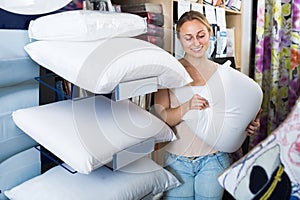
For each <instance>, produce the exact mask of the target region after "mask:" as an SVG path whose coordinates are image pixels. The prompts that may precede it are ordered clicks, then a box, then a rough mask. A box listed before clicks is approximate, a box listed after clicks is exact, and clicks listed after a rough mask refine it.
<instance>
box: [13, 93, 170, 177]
mask: <svg viewBox="0 0 300 200" xmlns="http://www.w3.org/2000/svg"><path fill="white" fill-rule="evenodd" d="M13 120H14V122H15V123H16V125H17V126H18V127H19V128H20V129H21V130H23V131H24V132H25V133H27V134H28V135H29V136H30V137H32V138H33V139H34V140H35V141H37V142H38V143H39V144H41V145H42V146H44V147H45V148H46V149H48V150H49V151H51V152H52V153H53V154H55V155H56V156H57V157H59V158H60V159H61V160H63V161H64V162H65V163H66V164H68V165H69V166H71V167H72V168H73V169H75V170H76V171H78V172H81V173H85V174H88V173H90V172H91V171H93V170H94V169H96V168H98V167H100V166H102V165H104V164H106V163H108V162H110V161H112V157H113V155H114V154H115V153H117V152H119V151H121V150H123V149H126V148H128V147H131V146H132V145H135V144H139V143H141V142H143V141H146V140H147V139H149V138H154V139H155V140H156V142H165V141H172V140H174V139H175V138H176V137H175V134H174V132H173V131H172V129H171V128H170V127H168V126H167V125H166V124H165V123H164V122H163V121H162V120H160V119H159V118H157V117H155V116H154V115H152V114H151V113H150V112H148V111H146V110H144V109H142V108H140V107H139V106H137V105H135V104H134V103H132V102H131V101H129V100H123V101H120V102H114V101H111V100H110V99H108V98H106V97H104V96H102V95H98V96H94V97H89V98H85V99H79V100H65V101H60V102H55V103H51V104H47V105H43V106H36V107H31V108H25V109H20V110H17V111H15V112H14V113H13Z"/></svg>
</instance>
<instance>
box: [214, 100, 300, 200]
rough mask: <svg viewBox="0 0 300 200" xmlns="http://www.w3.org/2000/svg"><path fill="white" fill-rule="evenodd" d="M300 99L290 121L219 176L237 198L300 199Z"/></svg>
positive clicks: (221, 181) (287, 120)
mask: <svg viewBox="0 0 300 200" xmlns="http://www.w3.org/2000/svg"><path fill="white" fill-rule="evenodd" d="M299 145H300V99H298V101H297V102H296V105H295V107H294V108H293V110H292V112H291V113H290V114H289V116H288V117H287V119H286V120H285V121H284V122H283V123H282V124H281V125H280V126H279V127H278V128H277V129H275V130H274V131H273V133H272V134H271V135H270V136H268V137H267V138H266V139H265V140H263V141H262V142H260V143H259V144H258V145H257V146H256V147H254V148H253V149H252V150H251V151H250V152H249V153H248V154H246V155H245V156H244V157H242V158H241V159H240V160H238V161H237V162H235V163H234V164H233V165H231V166H230V167H229V168H228V169H227V170H226V171H225V172H224V173H223V174H221V175H220V176H219V179H218V180H219V183H220V184H221V185H222V186H223V187H224V188H225V189H226V190H227V191H228V192H229V193H230V194H231V195H232V196H233V197H235V198H236V199H259V198H261V197H267V198H268V199H300V148H299Z"/></svg>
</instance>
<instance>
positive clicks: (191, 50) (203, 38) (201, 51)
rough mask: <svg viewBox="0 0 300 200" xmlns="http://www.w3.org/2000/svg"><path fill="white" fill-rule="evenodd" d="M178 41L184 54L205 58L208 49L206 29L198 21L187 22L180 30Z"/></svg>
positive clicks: (208, 34)
mask: <svg viewBox="0 0 300 200" xmlns="http://www.w3.org/2000/svg"><path fill="white" fill-rule="evenodd" d="M179 34H180V37H179V40H180V42H181V45H182V47H183V49H184V50H185V52H186V54H188V55H189V56H193V57H196V58H201V57H203V56H205V52H206V51H207V49H208V47H209V37H210V33H209V32H208V29H207V27H206V26H205V25H204V24H203V23H201V22H200V21H198V20H192V21H187V22H185V23H184V24H182V26H181V28H180V33H179Z"/></svg>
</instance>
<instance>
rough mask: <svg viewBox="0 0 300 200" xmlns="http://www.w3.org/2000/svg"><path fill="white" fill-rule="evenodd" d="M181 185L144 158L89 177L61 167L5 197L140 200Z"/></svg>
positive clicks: (15, 198) (24, 198)
mask: <svg viewBox="0 0 300 200" xmlns="http://www.w3.org/2000/svg"><path fill="white" fill-rule="evenodd" d="M179 185H180V182H179V181H178V180H177V179H176V178H175V176H173V175H172V174H171V173H170V172H168V171H167V170H165V169H164V168H162V167H161V166H159V165H157V164H156V163H155V162H154V161H152V160H151V159H150V158H147V157H144V158H141V159H139V160H137V161H135V162H133V163H131V164H129V165H127V166H126V167H124V168H122V169H121V170H119V171H112V170H110V169H108V168H107V167H105V166H102V167H100V168H98V169H97V170H95V171H93V172H92V173H91V174H89V175H86V174H79V173H77V174H71V173H69V172H67V171H66V170H64V169H63V168H62V167H60V166H57V167H54V168H52V169H50V170H48V171H47V172H45V173H44V174H42V175H40V176H37V177H35V178H33V179H31V180H28V181H26V182H24V183H23V184H20V185H19V186H16V187H14V188H12V189H11V190H7V191H5V192H4V193H5V195H6V196H7V197H8V198H10V199H14V200H27V199H30V200H40V199H43V200H48V199H49V200H61V199H64V200H68V199H70V200H82V199H85V200H95V199H111V200H128V199H132V200H139V199H142V198H143V197H145V196H146V195H148V194H153V195H155V194H158V193H161V192H164V191H167V190H169V189H172V188H175V187H177V186H179Z"/></svg>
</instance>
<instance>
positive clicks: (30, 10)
mask: <svg viewBox="0 0 300 200" xmlns="http://www.w3.org/2000/svg"><path fill="white" fill-rule="evenodd" d="M71 1H72V0H51V1H44V0H27V1H23V0H15V1H11V0H1V1H0V8H2V9H4V10H7V11H9V12H12V13H17V14H23V15H38V14H45V13H49V12H53V11H56V10H58V9H60V8H62V7H64V6H66V5H67V4H69V3H70V2H71Z"/></svg>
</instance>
